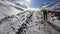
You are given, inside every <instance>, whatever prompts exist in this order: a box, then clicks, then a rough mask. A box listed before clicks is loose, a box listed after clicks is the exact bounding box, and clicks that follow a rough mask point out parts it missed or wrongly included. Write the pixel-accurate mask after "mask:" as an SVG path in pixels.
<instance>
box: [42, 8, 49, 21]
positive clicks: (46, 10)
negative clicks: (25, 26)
mask: <svg viewBox="0 0 60 34" xmlns="http://www.w3.org/2000/svg"><path fill="white" fill-rule="evenodd" d="M41 11H42V12H43V18H44V20H47V14H48V9H46V8H44V9H42V10H41Z"/></svg>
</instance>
